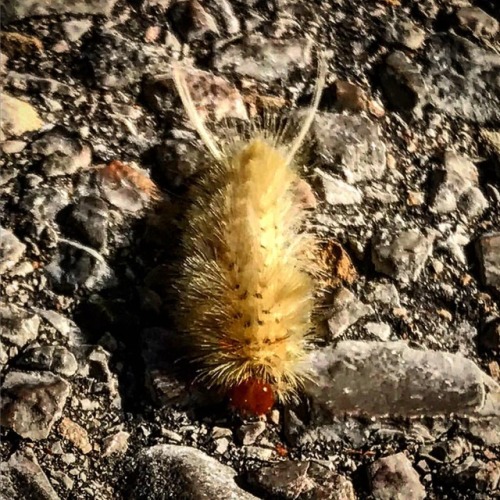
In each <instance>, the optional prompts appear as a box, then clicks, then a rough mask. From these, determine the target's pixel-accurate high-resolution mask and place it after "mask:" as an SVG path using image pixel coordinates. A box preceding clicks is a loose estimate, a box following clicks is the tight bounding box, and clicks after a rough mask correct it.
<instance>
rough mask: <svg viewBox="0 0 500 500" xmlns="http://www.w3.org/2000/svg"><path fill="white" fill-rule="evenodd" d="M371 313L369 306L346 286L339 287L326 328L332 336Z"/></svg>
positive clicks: (336, 335)
mask: <svg viewBox="0 0 500 500" xmlns="http://www.w3.org/2000/svg"><path fill="white" fill-rule="evenodd" d="M373 313H374V310H373V308H372V307H371V306H369V305H366V304H363V303H362V302H361V301H360V300H359V299H358V298H357V297H356V296H355V295H354V294H353V293H352V292H350V291H349V290H348V289H347V288H341V289H340V290H339V291H338V292H337V293H336V295H335V298H334V301H333V314H332V316H331V317H330V318H329V320H328V329H329V331H330V334H331V336H332V338H336V337H338V336H340V335H342V334H343V333H344V332H345V331H346V330H347V329H348V328H349V327H350V326H351V325H354V323H356V322H357V321H358V320H359V319H361V318H363V317H364V316H369V315H370V314H373Z"/></svg>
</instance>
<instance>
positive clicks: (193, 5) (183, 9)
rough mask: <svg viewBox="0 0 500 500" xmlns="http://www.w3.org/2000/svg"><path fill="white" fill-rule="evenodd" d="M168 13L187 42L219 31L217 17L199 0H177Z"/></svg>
mask: <svg viewBox="0 0 500 500" xmlns="http://www.w3.org/2000/svg"><path fill="white" fill-rule="evenodd" d="M168 15H169V17H170V19H171V22H172V25H173V26H174V28H175V30H176V31H177V33H178V34H179V36H180V37H181V38H182V39H183V41H184V42H186V43H190V42H193V41H195V40H202V39H204V38H205V37H206V36H207V35H209V34H218V33H219V30H218V28H217V23H216V22H215V19H214V18H213V16H212V15H211V14H209V13H208V12H207V11H206V10H205V9H204V8H203V5H202V4H201V3H200V2H198V0H187V1H183V2H175V3H174V4H173V6H172V7H171V8H170V10H169V12H168Z"/></svg>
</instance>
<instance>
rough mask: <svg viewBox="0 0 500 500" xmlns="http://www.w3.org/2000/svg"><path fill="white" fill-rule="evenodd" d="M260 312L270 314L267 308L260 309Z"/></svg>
mask: <svg viewBox="0 0 500 500" xmlns="http://www.w3.org/2000/svg"><path fill="white" fill-rule="evenodd" d="M262 314H271V311H270V310H269V309H262Z"/></svg>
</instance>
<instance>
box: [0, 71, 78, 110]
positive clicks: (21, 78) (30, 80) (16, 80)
mask: <svg viewBox="0 0 500 500" xmlns="http://www.w3.org/2000/svg"><path fill="white" fill-rule="evenodd" d="M5 85H6V86H7V87H9V88H11V89H16V90H20V91H22V92H24V93H27V94H33V93H37V94H43V95H44V97H45V102H46V103H49V102H50V100H49V99H48V98H47V97H46V94H56V95H60V96H63V97H66V98H70V97H74V96H75V91H74V88H73V87H71V86H70V85H66V84H65V83H62V82H58V81H57V80H54V79H53V78H41V77H39V76H35V75H30V74H26V73H17V72H16V71H9V72H8V73H7V76H6V77H5ZM55 106H56V107H58V108H57V111H59V110H60V109H62V108H61V106H60V104H59V103H56V104H55Z"/></svg>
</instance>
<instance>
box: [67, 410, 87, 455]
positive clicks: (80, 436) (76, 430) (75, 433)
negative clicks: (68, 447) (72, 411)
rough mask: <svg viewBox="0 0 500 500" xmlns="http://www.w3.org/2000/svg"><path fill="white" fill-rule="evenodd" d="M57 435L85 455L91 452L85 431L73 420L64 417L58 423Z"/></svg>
mask: <svg viewBox="0 0 500 500" xmlns="http://www.w3.org/2000/svg"><path fill="white" fill-rule="evenodd" d="M59 433H60V434H61V436H62V437H63V438H64V439H67V440H68V441H69V442H70V443H71V444H73V445H74V446H76V447H77V448H78V449H79V450H81V451H82V453H84V454H86V453H89V452H90V451H92V445H91V444H90V441H89V436H88V433H87V431H86V430H85V429H84V428H83V427H82V426H81V425H79V424H77V423H76V422H73V420H71V419H69V418H67V417H64V418H63V419H62V420H61V422H60V423H59Z"/></svg>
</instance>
